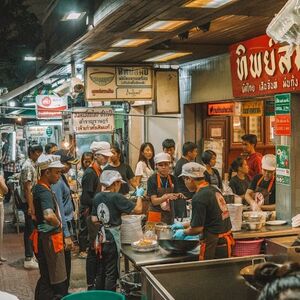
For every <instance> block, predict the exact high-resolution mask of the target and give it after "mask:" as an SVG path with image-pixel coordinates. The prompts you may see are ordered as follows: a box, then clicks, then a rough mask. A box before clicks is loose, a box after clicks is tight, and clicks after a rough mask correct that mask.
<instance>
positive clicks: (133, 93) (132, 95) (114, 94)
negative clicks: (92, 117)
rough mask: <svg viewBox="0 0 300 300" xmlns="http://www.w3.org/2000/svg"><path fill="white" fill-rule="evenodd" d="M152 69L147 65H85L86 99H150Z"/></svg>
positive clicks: (151, 92)
mask: <svg viewBox="0 0 300 300" xmlns="http://www.w3.org/2000/svg"><path fill="white" fill-rule="evenodd" d="M152 81H153V70H152V68H151V67H148V66H114V67H108V66H87V67H86V76H85V91H86V99H87V100H110V101H111V100H118V101H119V100H123V99H124V100H128V99H135V100H139V99H142V100H145V99H148V100H152V98H153V91H152Z"/></svg>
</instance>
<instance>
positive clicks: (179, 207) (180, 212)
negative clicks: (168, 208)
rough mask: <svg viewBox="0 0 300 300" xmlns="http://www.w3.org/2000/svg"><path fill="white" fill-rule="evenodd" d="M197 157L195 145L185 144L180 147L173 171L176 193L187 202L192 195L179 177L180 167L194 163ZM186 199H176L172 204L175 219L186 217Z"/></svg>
mask: <svg viewBox="0 0 300 300" xmlns="http://www.w3.org/2000/svg"><path fill="white" fill-rule="evenodd" d="M197 155H198V149H197V145H196V144H194V143H192V142H186V143H184V144H183V146H182V156H181V158H180V159H179V160H178V161H177V163H176V165H175V169H174V176H175V177H176V179H177V183H178V192H179V193H182V194H183V195H184V196H185V197H186V199H187V200H191V199H192V197H193V195H194V193H193V192H190V191H189V190H188V188H187V187H186V186H185V184H184V180H183V179H182V177H180V175H181V173H182V167H183V165H185V164H186V163H188V162H191V161H194V160H195V158H196V157H197ZM186 199H178V200H177V201H175V202H174V210H175V218H184V217H186V216H187V212H186V201H187V200H186Z"/></svg>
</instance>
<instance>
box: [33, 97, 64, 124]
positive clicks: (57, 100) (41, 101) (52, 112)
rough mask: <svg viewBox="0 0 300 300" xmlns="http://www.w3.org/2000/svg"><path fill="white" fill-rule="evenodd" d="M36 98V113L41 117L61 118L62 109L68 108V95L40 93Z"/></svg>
mask: <svg viewBox="0 0 300 300" xmlns="http://www.w3.org/2000/svg"><path fill="white" fill-rule="evenodd" d="M35 100H36V114H37V118H39V119H61V115H62V111H64V110H66V109H68V100H67V97H63V98H61V97H58V96H54V95H38V96H36V98H35Z"/></svg>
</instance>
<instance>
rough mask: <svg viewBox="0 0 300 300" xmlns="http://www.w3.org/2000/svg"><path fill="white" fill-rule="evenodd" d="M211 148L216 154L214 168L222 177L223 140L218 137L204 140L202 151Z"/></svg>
mask: <svg viewBox="0 0 300 300" xmlns="http://www.w3.org/2000/svg"><path fill="white" fill-rule="evenodd" d="M206 150H212V151H214V152H215V153H216V154H217V162H216V165H215V168H216V169H217V170H218V171H219V173H220V176H221V178H222V171H223V156H224V141H223V140H219V139H212V140H204V145H203V151H206Z"/></svg>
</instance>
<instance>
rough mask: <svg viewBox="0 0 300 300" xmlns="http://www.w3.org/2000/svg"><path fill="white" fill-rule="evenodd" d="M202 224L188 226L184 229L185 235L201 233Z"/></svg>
mask: <svg viewBox="0 0 300 300" xmlns="http://www.w3.org/2000/svg"><path fill="white" fill-rule="evenodd" d="M203 228H204V227H202V226H197V227H188V228H187V229H185V230H184V234H185V235H198V234H202V232H203Z"/></svg>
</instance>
